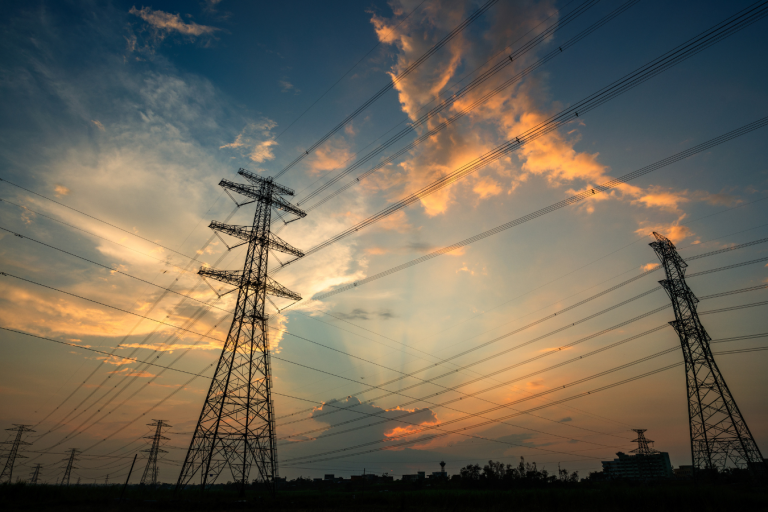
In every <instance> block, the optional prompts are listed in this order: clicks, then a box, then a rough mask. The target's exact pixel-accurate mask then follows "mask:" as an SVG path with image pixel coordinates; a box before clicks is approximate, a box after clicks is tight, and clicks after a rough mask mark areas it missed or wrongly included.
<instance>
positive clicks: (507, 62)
mask: <svg viewBox="0 0 768 512" xmlns="http://www.w3.org/2000/svg"><path fill="white" fill-rule="evenodd" d="M639 1H640V0H628V1H627V2H625V3H624V4H622V5H621V6H620V7H619V8H618V9H616V10H614V11H612V12H610V13H609V14H607V15H606V16H605V17H603V18H601V19H600V20H598V21H597V22H596V23H594V24H592V25H591V26H589V27H588V28H587V29H586V30H584V31H582V32H580V33H579V34H578V35H576V36H575V37H573V38H571V39H569V40H568V41H566V42H565V43H563V44H562V45H560V46H559V48H556V49H554V50H553V51H551V52H549V53H548V54H547V55H545V56H544V57H542V58H541V59H539V60H537V61H536V62H534V63H533V64H531V65H530V66H528V67H526V68H525V69H524V70H522V71H520V72H518V73H516V74H515V75H514V76H513V77H511V78H509V79H507V80H506V81H504V82H503V83H501V84H500V85H497V86H496V87H494V88H493V89H491V90H490V91H487V92H486V93H484V94H483V95H482V96H481V97H480V98H478V99H476V100H474V101H473V102H472V103H471V104H470V105H468V106H467V107H465V108H463V109H462V110H460V111H458V112H456V113H455V114H453V115H452V116H450V117H449V118H447V119H446V120H444V121H442V122H441V123H439V124H437V125H436V126H434V127H432V128H430V129H429V130H427V131H426V132H425V133H423V134H421V135H419V136H418V137H417V138H416V139H415V140H414V141H412V142H411V143H409V144H407V145H406V146H404V147H403V148H401V149H399V150H398V151H397V152H396V153H395V154H394V155H391V156H389V157H387V158H385V159H384V160H382V161H381V162H379V163H377V164H376V165H374V166H373V167H372V168H371V169H369V170H367V171H366V172H364V173H363V174H361V175H360V176H358V177H357V179H355V180H353V181H350V182H348V183H347V184H346V185H343V186H342V187H341V188H339V189H337V190H335V191H334V192H332V193H331V194H329V195H327V196H325V197H324V198H322V199H321V200H319V201H318V202H316V203H315V204H313V205H311V206H308V207H307V208H306V210H307V212H310V211H312V210H314V209H315V208H318V207H320V206H321V205H323V204H325V203H326V202H327V201H329V200H331V199H333V198H334V197H336V196H338V195H339V194H341V193H343V192H344V191H346V190H348V189H349V188H351V187H352V186H354V185H357V184H358V183H360V182H361V181H362V180H364V179H366V178H367V177H369V176H370V175H372V174H373V173H375V172H376V171H378V170H380V169H382V168H384V167H385V166H387V165H388V164H390V163H392V162H394V161H395V160H397V159H398V158H399V157H401V156H403V155H404V154H406V153H408V152H409V151H410V150H412V149H413V148H415V147H417V146H419V145H420V144H421V143H422V142H424V141H427V140H430V139H431V138H432V137H433V136H434V135H435V134H437V133H439V132H441V131H443V130H444V129H445V128H447V127H449V126H451V125H453V124H454V123H455V122H457V121H458V120H460V119H462V118H463V117H464V116H466V115H467V114H469V113H470V112H472V111H473V110H474V109H476V108H477V107H479V106H480V105H482V104H484V103H485V102H487V101H488V100H490V99H491V98H493V97H494V96H496V95H497V94H499V93H501V92H502V91H504V90H506V89H508V88H509V87H511V86H512V85H514V84H516V83H517V82H519V81H520V80H522V79H523V78H525V77H526V76H528V75H529V74H531V73H533V71H535V70H536V69H538V68H539V67H541V66H543V65H544V64H546V63H547V62H549V61H550V60H552V59H554V58H556V57H558V56H560V55H561V54H562V53H563V52H564V51H565V50H568V49H569V48H571V47H572V46H573V45H575V44H576V43H578V42H579V41H580V40H582V39H584V38H585V37H587V36H588V35H590V34H591V33H592V32H594V31H596V30H597V29H599V28H600V27H602V26H603V25H605V24H606V23H608V22H609V21H611V20H613V19H614V18H615V17H617V16H618V15H620V14H622V13H623V12H624V11H626V10H628V9H629V8H630V7H632V6H633V5H635V4H636V3H637V2H639ZM595 3H596V2H585V3H584V4H582V5H581V6H580V7H579V8H577V9H576V10H575V11H573V12H571V13H569V15H568V17H567V18H565V19H560V20H558V21H557V22H556V23H554V24H553V25H551V26H550V27H549V28H548V29H547V30H545V31H544V32H542V33H541V34H539V35H537V36H536V37H535V38H534V39H533V40H532V41H529V42H528V43H526V44H525V45H523V46H522V48H519V49H518V50H516V51H514V52H512V54H511V55H508V56H507V57H504V58H503V59H502V60H501V61H499V62H498V63H496V64H495V65H494V66H493V67H491V68H490V69H488V70H487V71H485V72H484V73H482V74H481V75H479V76H478V77H476V78H475V79H474V80H472V81H471V82H470V83H468V84H467V85H466V86H464V87H462V88H461V89H459V90H458V91H456V92H455V93H454V94H452V95H451V96H450V97H449V98H447V99H445V100H444V101H442V102H441V103H440V104H438V105H437V106H435V107H434V108H432V109H431V110H430V111H429V112H427V113H426V114H424V115H422V116H421V117H419V118H418V119H417V120H416V121H414V122H412V123H409V125H408V126H406V127H405V128H403V129H402V130H401V131H400V132H398V133H397V134H395V135H394V136H393V137H391V138H390V139H389V140H387V141H386V142H384V143H383V144H382V145H380V146H379V147H378V148H376V149H374V150H373V151H371V152H369V153H368V154H367V155H365V156H364V157H362V158H361V159H359V160H358V161H356V162H355V163H354V164H352V165H350V166H349V167H347V168H346V169H344V170H343V171H341V173H339V174H338V175H336V176H335V177H334V178H332V179H330V180H328V181H327V182H326V183H324V184H323V185H322V186H320V187H319V188H318V189H316V190H314V191H313V192H311V193H310V194H309V195H307V196H306V197H304V198H302V200H301V203H306V202H307V201H308V200H310V199H312V198H313V197H315V196H317V195H318V194H320V193H321V192H322V191H324V190H326V189H327V188H329V187H331V186H332V185H334V184H336V183H337V182H338V181H339V180H341V179H342V178H343V177H344V176H347V175H349V174H351V173H352V172H353V171H355V170H356V169H358V168H359V167H361V166H362V165H363V164H365V163H366V162H368V161H370V160H371V159H372V158H374V157H375V156H377V155H378V154H380V153H382V152H383V151H384V150H386V149H388V148H389V147H390V146H392V145H393V144H394V143H396V142H397V141H399V140H400V139H402V138H403V137H405V136H406V135H408V134H409V133H411V132H412V131H414V130H415V129H416V128H418V127H419V126H422V125H424V124H426V123H428V122H429V121H430V120H431V119H432V118H433V117H435V116H437V115H438V114H439V113H441V112H443V111H444V110H445V109H447V108H449V107H451V106H452V105H454V104H455V103H456V102H457V101H459V100H461V99H463V98H464V97H465V96H466V95H467V94H469V93H470V92H472V91H473V90H475V89H476V88H477V87H479V86H481V85H483V84H484V83H485V82H486V81H488V80H490V79H491V77H493V76H494V75H496V74H497V73H499V72H501V71H503V70H505V69H506V68H507V67H509V66H512V65H513V63H514V62H516V61H517V60H518V59H520V58H521V57H522V56H523V55H525V54H526V53H528V52H529V51H531V50H533V49H534V48H535V47H536V46H537V45H538V44H540V43H543V42H546V41H547V40H548V39H550V38H551V37H552V35H553V34H554V33H555V32H556V31H557V30H559V29H560V28H563V27H564V26H566V25H567V24H568V23H570V22H571V21H573V20H574V19H575V18H576V17H578V16H579V15H581V14H583V13H584V12H585V11H586V10H587V9H589V8H590V7H592V5H594V4H595ZM298 204H300V203H298Z"/></svg>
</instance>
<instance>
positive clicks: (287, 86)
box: [277, 76, 301, 95]
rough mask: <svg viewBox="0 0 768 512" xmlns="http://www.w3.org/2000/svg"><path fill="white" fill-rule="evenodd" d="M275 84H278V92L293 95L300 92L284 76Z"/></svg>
mask: <svg viewBox="0 0 768 512" xmlns="http://www.w3.org/2000/svg"><path fill="white" fill-rule="evenodd" d="M277 83H278V84H280V90H281V91H283V92H292V93H293V94H294V95H296V94H299V93H300V92H301V89H299V88H297V87H296V86H295V85H293V84H292V83H291V82H289V81H288V77H287V76H284V77H283V78H281V79H280V80H278V81H277Z"/></svg>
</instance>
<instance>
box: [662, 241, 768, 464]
mask: <svg viewBox="0 0 768 512" xmlns="http://www.w3.org/2000/svg"><path fill="white" fill-rule="evenodd" d="M653 236H655V237H656V241H655V242H653V243H651V244H650V245H651V247H653V250H654V251H656V255H657V256H658V257H659V259H660V260H661V264H662V265H663V266H664V270H665V272H666V274H667V278H666V279H665V280H663V281H660V284H661V285H662V287H664V289H665V290H666V291H667V294H668V295H669V298H670V299H671V300H672V307H673V308H674V310H675V321H674V322H670V324H671V325H672V327H674V329H675V331H676V332H677V335H678V336H679V337H680V345H681V347H682V349H683V358H684V359H685V375H686V387H687V390H688V421H689V428H690V433H691V454H692V458H693V468H694V471H696V470H703V469H707V470H723V469H725V468H727V467H730V465H733V466H735V467H738V468H745V467H746V468H748V469H750V470H751V471H752V472H753V473H755V474H758V475H762V476H765V475H766V473H768V471H766V464H765V462H764V461H763V456H762V455H761V453H760V449H759V448H758V447H757V444H756V443H755V440H754V438H753V437H752V433H751V432H750V431H749V427H747V422H746V421H745V420H744V417H743V416H742V415H741V411H739V408H738V406H737V405H736V400H735V399H734V398H733V395H732V394H731V391H730V390H729V389H728V386H727V385H726V383H725V379H724V378H723V376H722V374H721V373H720V369H719V368H718V367H717V363H716V362H715V358H714V356H713V355H712V351H711V350H710V346H709V341H710V340H711V338H710V337H709V335H708V334H707V331H706V330H705V329H704V326H703V325H702V324H701V321H700V320H699V315H698V313H697V312H696V305H697V303H698V302H699V299H697V298H696V296H695V295H694V294H693V292H692V291H691V289H690V288H689V287H688V285H687V284H686V282H685V270H686V268H687V267H688V264H687V263H686V262H685V261H684V260H683V258H681V257H680V255H679V254H678V253H677V250H676V249H675V246H674V244H672V242H670V241H669V239H667V238H666V237H664V236H662V235H660V234H658V233H655V232H654V233H653Z"/></svg>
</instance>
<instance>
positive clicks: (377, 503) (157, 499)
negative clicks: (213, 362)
mask: <svg viewBox="0 0 768 512" xmlns="http://www.w3.org/2000/svg"><path fill="white" fill-rule="evenodd" d="M121 492H122V486H118V485H114V486H108V487H107V486H95V487H92V486H75V485H72V486H69V487H61V486H53V485H38V486H31V485H25V484H14V485H0V510H3V511H15V510H20V511H27V510H28V511H53V510H55V511H62V512H68V511H80V510H82V511H115V512H118V511H126V512H127V511H134V510H142V511H143V510H147V511H155V510H157V511H160V510H168V511H187V510H189V511H196V510H200V511H237V510H253V509H257V510H293V511H305V510H306V511H309V510H311V511H322V510H349V511H357V510H361V511H385V510H386V511H389V510H393V511H396V510H412V511H417V510H426V511H454V510H456V511H461V510H483V511H495V510H499V511H501V510H504V511H510V510H514V511H520V512H527V511H560V510H563V511H569V512H571V511H582V510H583V511H590V512H596V511H603V510H605V511H609V510H610V511H613V510H621V511H635V510H636V511H640V510H643V511H645V510H648V511H651V510H652V511H654V512H662V511H672V510H674V511H697V512H705V511H721V510H722V511H726V510H727V511H736V512H742V511H743V512H747V511H749V512H751V511H756V510H768V489H767V488H766V487H758V486H754V485H749V484H740V485H719V484H708V485H699V486H695V485H693V484H692V483H677V484H664V485H659V484H656V485H653V484H651V485H632V484H584V483H580V484H576V485H572V486H564V487H559V488H552V487H547V488H534V489H517V490H495V489H456V488H448V487H446V488H421V489H418V488H413V487H411V488H408V487H407V486H403V485H399V484H398V483H394V484H389V485H381V486H373V487H369V488H367V489H365V490H363V489H361V488H347V489H312V490H282V491H279V492H278V493H277V495H276V496H274V497H273V496H272V495H271V494H270V493H269V492H266V491H259V490H253V489H251V490H249V491H248V492H247V493H246V496H245V501H244V502H239V501H238V494H237V492H236V491H234V490H230V489H226V488H223V489H212V490H209V491H206V493H205V494H204V495H203V494H202V493H201V492H200V491H199V490H195V489H192V490H187V491H184V492H183V493H181V494H180V495H179V496H176V497H175V496H174V494H173V490H172V488H170V487H168V488H160V489H148V488H144V487H141V486H130V487H128V489H127V491H126V493H125V500H124V501H120V500H119V497H120V493H121Z"/></svg>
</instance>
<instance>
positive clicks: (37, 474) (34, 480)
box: [29, 464, 43, 485]
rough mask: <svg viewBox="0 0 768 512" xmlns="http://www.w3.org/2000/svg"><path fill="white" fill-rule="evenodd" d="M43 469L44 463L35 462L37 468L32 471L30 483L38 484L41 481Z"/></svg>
mask: <svg viewBox="0 0 768 512" xmlns="http://www.w3.org/2000/svg"><path fill="white" fill-rule="evenodd" d="M41 469H43V465H42V464H35V469H34V471H32V479H31V480H30V481H29V483H30V484H32V485H36V484H37V483H38V482H39V481H40V470H41Z"/></svg>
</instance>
